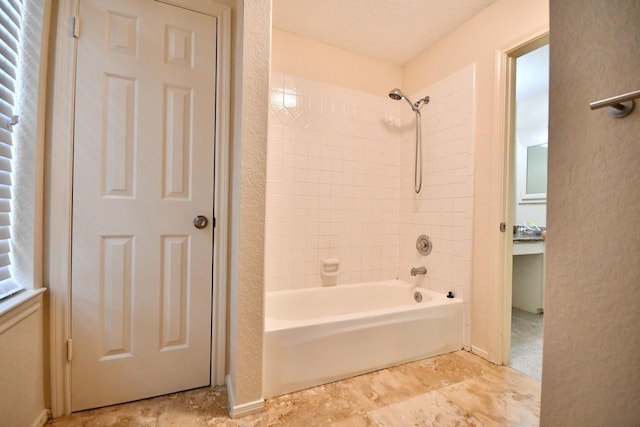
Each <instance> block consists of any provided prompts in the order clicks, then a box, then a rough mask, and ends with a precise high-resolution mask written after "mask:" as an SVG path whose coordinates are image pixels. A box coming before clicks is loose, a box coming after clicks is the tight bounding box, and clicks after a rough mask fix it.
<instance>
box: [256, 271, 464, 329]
mask: <svg viewBox="0 0 640 427" xmlns="http://www.w3.org/2000/svg"><path fill="white" fill-rule="evenodd" d="M372 284H385V285H400V286H402V287H404V288H406V291H407V292H411V294H413V293H414V292H416V291H418V292H421V293H422V294H424V295H428V296H429V297H430V299H429V301H425V302H424V303H422V302H420V303H418V302H415V303H410V304H406V305H399V306H391V307H387V308H378V309H374V310H365V311H356V312H353V313H347V314H340V315H334V316H324V317H313V318H308V319H301V320H289V319H276V318H273V317H269V316H268V315H267V311H268V310H267V308H266V305H267V303H268V298H267V297H268V296H269V294H271V295H277V294H281V295H285V294H299V293H305V292H306V293H310V292H309V291H312V292H322V291H323V290H334V289H336V288H340V287H366V286H371V285H372ZM463 302H464V301H463V300H462V298H459V297H455V298H447V296H446V295H445V294H442V293H440V292H437V291H433V290H430V289H427V288H423V287H420V286H417V285H413V284H410V283H407V282H404V281H402V280H398V279H391V280H377V281H374V282H364V283H353V284H344V285H336V286H331V287H326V288H325V287H312V288H305V289H285V290H277V291H267V292H266V293H265V310H264V313H265V318H264V332H265V333H269V332H276V331H282V330H287V329H297V328H304V327H309V326H313V325H323V324H328V323H340V322H348V321H352V320H355V319H360V318H368V317H374V316H378V315H387V314H391V313H401V312H409V311H418V310H421V309H424V308H426V307H432V306H440V305H452V304H463Z"/></svg>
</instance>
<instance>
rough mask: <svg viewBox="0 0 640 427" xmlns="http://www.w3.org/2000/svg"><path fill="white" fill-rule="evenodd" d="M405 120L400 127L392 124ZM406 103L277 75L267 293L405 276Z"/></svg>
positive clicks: (270, 148)
mask: <svg viewBox="0 0 640 427" xmlns="http://www.w3.org/2000/svg"><path fill="white" fill-rule="evenodd" d="M389 120H391V121H396V122H397V124H396V127H394V126H393V125H390V124H389V123H387V121H389ZM399 124H400V105H399V104H398V103H395V102H393V101H392V100H391V99H389V97H388V96H386V94H380V95H378V96H374V95H369V94H367V93H363V92H359V91H355V90H350V89H346V88H341V87H337V86H333V85H329V84H326V83H323V82H317V81H312V80H306V79H302V78H299V77H296V76H293V75H286V74H285V75H283V74H280V73H272V75H271V105H270V110H269V146H268V151H269V153H268V163H267V225H266V232H267V237H266V251H265V263H266V267H265V268H266V273H265V275H266V277H265V279H266V290H268V291H269V290H278V289H296V288H304V287H312V286H321V284H322V283H321V276H320V266H321V264H320V260H322V259H327V258H338V259H340V261H341V262H340V274H339V276H338V284H344V283H359V282H365V281H372V280H385V279H393V278H396V277H397V265H398V185H399V176H400V169H399V166H398V156H399V153H400V130H399V127H398V126H399Z"/></svg>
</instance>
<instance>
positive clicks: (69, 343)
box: [67, 338, 73, 362]
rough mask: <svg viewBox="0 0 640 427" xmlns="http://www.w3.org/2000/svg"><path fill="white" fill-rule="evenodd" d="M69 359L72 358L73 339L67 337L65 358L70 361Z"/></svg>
mask: <svg viewBox="0 0 640 427" xmlns="http://www.w3.org/2000/svg"><path fill="white" fill-rule="evenodd" d="M71 359H73V340H72V339H71V338H69V339H68V340H67V360H68V361H69V362H71Z"/></svg>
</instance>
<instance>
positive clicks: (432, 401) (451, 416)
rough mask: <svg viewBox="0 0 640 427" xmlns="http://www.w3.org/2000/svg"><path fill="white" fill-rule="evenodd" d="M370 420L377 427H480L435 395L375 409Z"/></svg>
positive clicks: (436, 393) (479, 424)
mask: <svg viewBox="0 0 640 427" xmlns="http://www.w3.org/2000/svg"><path fill="white" fill-rule="evenodd" d="M369 418H371V421H372V422H373V424H374V425H376V426H379V427H396V426H421V427H422V426H424V427H426V426H438V427H447V426H482V425H483V424H482V423H480V422H479V421H477V420H476V419H474V418H473V417H470V416H469V415H468V414H467V413H466V412H465V411H464V410H462V409H461V408H459V407H458V406H456V405H454V404H453V403H451V402H450V401H448V400H447V398H445V397H444V396H443V395H442V394H440V393H438V392H437V391H432V392H429V393H425V394H421V395H420V396H416V397H413V398H411V399H408V400H404V401H402V402H398V403H394V404H393V405H389V406H385V407H384V408H379V409H376V410H374V411H371V412H369Z"/></svg>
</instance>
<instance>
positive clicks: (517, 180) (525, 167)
mask: <svg viewBox="0 0 640 427" xmlns="http://www.w3.org/2000/svg"><path fill="white" fill-rule="evenodd" d="M505 56H506V58H505V60H506V64H505V65H506V67H505V74H506V75H505V77H506V82H507V85H506V91H505V97H506V108H505V113H506V127H505V128H506V135H505V137H506V139H505V144H506V147H505V148H506V149H505V153H506V158H505V166H506V174H505V197H504V199H505V220H506V221H505V222H506V232H505V241H504V244H505V251H504V254H505V258H504V262H503V264H504V266H503V267H504V276H503V277H504V292H503V294H504V305H503V326H504V328H503V331H502V337H503V358H502V360H503V363H504V364H505V365H508V366H511V367H512V368H514V369H516V370H518V371H520V372H522V373H524V374H525V375H527V376H529V377H531V378H533V379H535V380H537V381H541V379H542V345H543V343H542V328H543V317H544V314H543V313H544V303H543V300H544V299H543V296H544V264H545V262H544V256H545V242H544V238H545V234H546V211H547V209H546V192H547V190H546V188H547V152H548V105H549V40H548V34H545V35H543V36H541V37H537V38H535V39H534V40H529V41H527V42H525V43H523V44H521V45H520V46H518V47H516V48H514V49H512V50H511V51H509V52H506V53H505Z"/></svg>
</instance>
